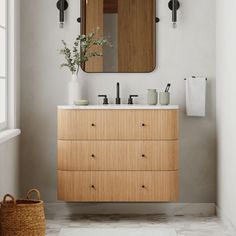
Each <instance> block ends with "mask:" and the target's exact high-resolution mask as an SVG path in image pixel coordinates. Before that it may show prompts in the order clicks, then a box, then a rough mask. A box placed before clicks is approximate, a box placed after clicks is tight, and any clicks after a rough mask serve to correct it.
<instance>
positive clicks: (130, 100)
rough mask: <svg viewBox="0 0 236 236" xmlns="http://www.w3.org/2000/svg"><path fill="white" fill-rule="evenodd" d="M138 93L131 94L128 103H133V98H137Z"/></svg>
mask: <svg viewBox="0 0 236 236" xmlns="http://www.w3.org/2000/svg"><path fill="white" fill-rule="evenodd" d="M137 97H138V95H130V96H129V99H128V104H130V105H132V104H133V98H137Z"/></svg>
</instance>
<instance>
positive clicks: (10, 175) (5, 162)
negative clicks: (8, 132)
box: [0, 138, 19, 201]
mask: <svg viewBox="0 0 236 236" xmlns="http://www.w3.org/2000/svg"><path fill="white" fill-rule="evenodd" d="M6 193H10V194H13V195H14V196H19V138H14V139H12V140H10V141H8V142H6V143H4V144H0V201H1V200H2V198H3V196H4V195H5V194H6Z"/></svg>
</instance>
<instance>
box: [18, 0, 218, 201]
mask: <svg viewBox="0 0 236 236" xmlns="http://www.w3.org/2000/svg"><path fill="white" fill-rule="evenodd" d="M55 4H56V1H48V0H40V1H38V0H22V5H21V12H22V21H21V27H22V28H21V33H22V37H21V62H22V63H21V76H22V86H21V87H22V89H21V92H22V96H21V102H22V109H21V112H22V116H21V118H22V122H21V127H22V151H21V178H22V186H21V187H22V191H26V190H27V189H28V188H29V187H32V186H34V187H37V188H39V189H40V190H41V192H42V196H43V198H44V199H45V200H46V201H48V202H50V201H51V202H54V201H56V125H57V118H56V106H57V105H58V104H65V103H66V92H67V90H66V88H67V87H66V86H67V82H68V80H69V78H70V74H69V73H68V72H67V71H66V70H64V69H59V65H60V63H61V62H62V57H61V56H59V54H58V51H59V49H60V48H61V43H60V40H61V39H65V40H66V41H72V40H73V39H74V37H75V36H76V34H78V32H79V24H78V23H77V22H76V19H77V17H78V16H79V12H80V9H79V0H70V1H69V4H70V6H69V9H68V10H67V12H66V14H67V19H66V26H65V28H64V29H59V28H58V11H57V9H56V7H55ZM157 15H158V17H160V20H161V21H160V23H158V24H157V68H156V70H155V71H154V72H153V73H148V74H82V76H83V78H86V83H87V88H88V97H89V100H90V102H91V103H98V102H99V103H100V102H101V100H100V99H98V98H97V95H98V94H103V93H104V94H108V97H109V99H110V100H111V101H112V100H114V97H115V83H116V82H117V81H119V82H120V83H121V91H122V94H121V95H122V97H123V99H124V101H125V102H127V98H128V95H129V94H139V96H140V97H139V99H137V102H139V103H145V102H146V93H147V89H148V88H157V89H158V90H159V91H163V89H164V87H165V86H166V84H167V83H168V82H171V83H172V88H171V96H172V103H174V104H179V105H180V107H181V114H180V115H181V117H180V118H181V119H180V130H181V153H180V154H181V155H180V157H181V158H180V168H181V170H180V192H181V194H180V202H199V203H200V202H215V195H216V188H215V185H216V183H215V176H216V172H215V168H216V158H215V1H214V0H198V1H196V0H181V9H180V11H179V25H178V28H177V29H175V30H174V29H172V27H171V23H170V21H171V12H170V10H169V9H168V7H167V1H166V0H157ZM141 33H143V32H141ZM142 50H143V49H142ZM191 75H199V76H207V77H208V78H209V79H208V81H209V83H208V90H207V93H208V95H207V117H206V118H188V117H186V116H185V114H184V107H185V100H184V96H185V91H184V77H186V76H191Z"/></svg>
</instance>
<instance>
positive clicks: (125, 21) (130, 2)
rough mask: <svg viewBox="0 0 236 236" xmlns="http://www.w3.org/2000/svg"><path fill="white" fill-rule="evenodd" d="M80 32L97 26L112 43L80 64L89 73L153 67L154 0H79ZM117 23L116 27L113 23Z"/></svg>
mask: <svg viewBox="0 0 236 236" xmlns="http://www.w3.org/2000/svg"><path fill="white" fill-rule="evenodd" d="M81 16H82V17H81V32H82V33H83V34H87V33H90V32H92V31H94V30H95V29H96V28H97V27H99V28H100V30H99V32H98V35H97V37H101V36H102V37H107V38H108V40H109V41H110V42H111V44H112V47H109V46H105V47H103V48H101V47H98V48H97V49H96V48H94V49H96V50H98V51H100V52H102V53H103V56H102V57H97V58H92V59H90V60H89V61H88V62H86V64H85V65H84V68H82V69H83V70H84V71H85V72H89V73H91V72H92V73H99V72H102V73H106V72H109V73H116V72H118V73H122V72H123V73H140V72H142V73H147V72H152V71H153V70H154V69H155V67H156V0H81ZM115 26H116V27H115Z"/></svg>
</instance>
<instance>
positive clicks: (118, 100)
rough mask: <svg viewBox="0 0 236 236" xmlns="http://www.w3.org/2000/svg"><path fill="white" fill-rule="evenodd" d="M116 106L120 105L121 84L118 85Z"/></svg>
mask: <svg viewBox="0 0 236 236" xmlns="http://www.w3.org/2000/svg"><path fill="white" fill-rule="evenodd" d="M116 104H120V83H117V84H116Z"/></svg>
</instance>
